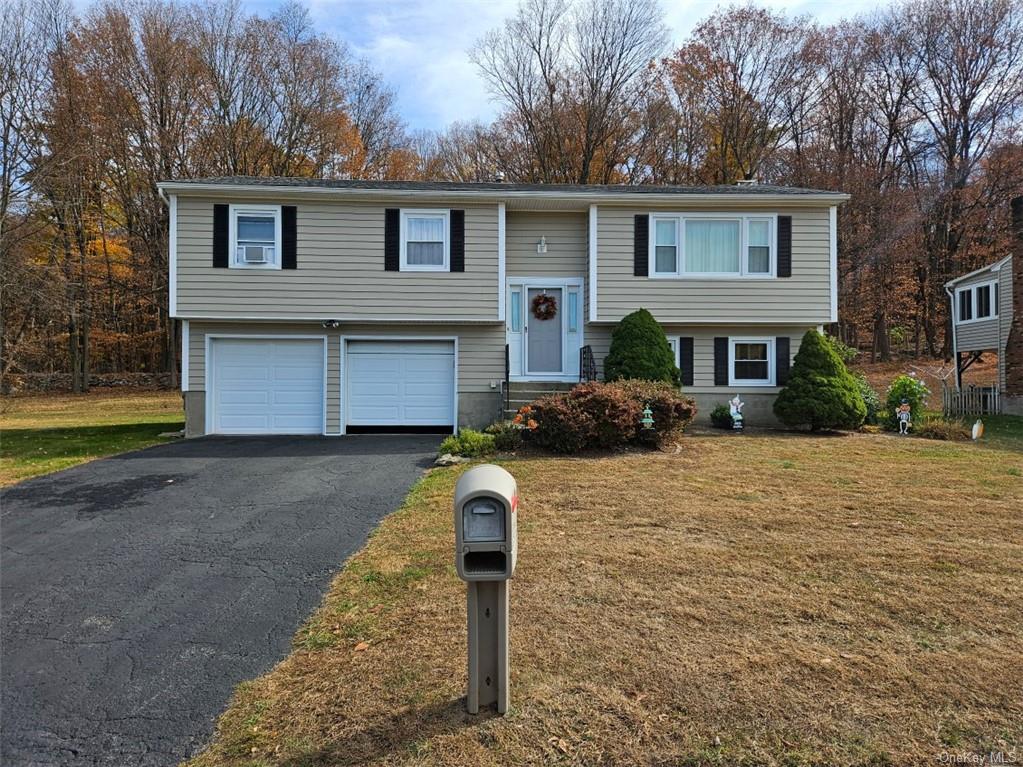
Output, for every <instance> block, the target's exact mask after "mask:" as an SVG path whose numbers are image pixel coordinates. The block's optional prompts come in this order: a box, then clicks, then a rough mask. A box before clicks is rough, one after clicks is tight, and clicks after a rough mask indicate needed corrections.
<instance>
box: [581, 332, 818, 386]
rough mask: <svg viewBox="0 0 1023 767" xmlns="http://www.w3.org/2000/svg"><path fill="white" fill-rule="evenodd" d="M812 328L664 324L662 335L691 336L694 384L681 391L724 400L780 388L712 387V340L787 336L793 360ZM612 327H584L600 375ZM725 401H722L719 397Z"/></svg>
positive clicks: (608, 347)
mask: <svg viewBox="0 0 1023 767" xmlns="http://www.w3.org/2000/svg"><path fill="white" fill-rule="evenodd" d="M811 329H812V328H809V327H805V326H801V327H792V326H775V325H753V326H751V325H745V326H736V325H725V326H714V327H705V326H702V325H701V326H696V327H694V326H688V327H687V326H684V325H664V335H665V336H667V337H668V338H672V339H677V338H680V337H682V336H688V337H690V338H692V339H693V385H692V386H684V387H683V390H684V391H688V392H694V393H696V392H702V393H708V394H712V393H715V392H720V393H721V394H722V396H723V395H724V394H726V393H727V394H728V397H727V398H726V399H730V398H731V395H732V394H734V393H736V392H740V393H741V392H750V393H757V394H775V393H777V392H779V391H781V388H780V387H777V386H753V387H742V386H739V387H735V386H715V385H714V339H715V338H716V337H719V336H725V337H730V338H737V337H742V338H777V337H778V336H788V338H789V354H790V356H791V357H792V358H793V359H795V356H796V352H798V351H799V343H800V341H801V340H802V338H803V334H804V333H806V331H807V330H811ZM611 330H612V328H611V327H610V326H607V325H588V326H587V327H586V343H587V344H589V345H590V347H591V348H592V349H593V357H594V359H595V360H596V362H597V370H598V371H599V372H600V375H601V376H603V374H604V357H606V356H607V353H608V350H609V349H610V346H611ZM722 401H724V400H722Z"/></svg>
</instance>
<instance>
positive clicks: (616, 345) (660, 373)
mask: <svg viewBox="0 0 1023 767" xmlns="http://www.w3.org/2000/svg"><path fill="white" fill-rule="evenodd" d="M604 377H605V378H606V379H607V380H608V381H617V380H621V379H636V380H640V381H664V382H665V383H670V384H675V386H681V385H682V373H681V372H680V371H679V369H678V368H677V367H676V366H675V355H674V354H672V352H671V347H670V346H668V339H667V337H666V336H665V335H664V329H663V328H662V327H661V326H660V325H658V324H657V320H655V319H654V316H653V315H652V314H651V313H650V312H648V311H647V310H646V309H637V310H636V311H634V312H633V313H632V314H628V315H626V316H625V317H623V318H622V320H621V322H619V323H618V324H617V325H615V329H614V330H613V331H611V347H610V349H609V350H608V354H607V356H606V357H605V358H604Z"/></svg>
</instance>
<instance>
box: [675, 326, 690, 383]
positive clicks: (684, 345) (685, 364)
mask: <svg viewBox="0 0 1023 767" xmlns="http://www.w3.org/2000/svg"><path fill="white" fill-rule="evenodd" d="M678 362H679V369H680V370H681V371H682V385H683V386H692V385H693V339H692V336H682V338H680V339H678Z"/></svg>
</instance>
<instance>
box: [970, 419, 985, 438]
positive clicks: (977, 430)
mask: <svg viewBox="0 0 1023 767" xmlns="http://www.w3.org/2000/svg"><path fill="white" fill-rule="evenodd" d="M970 436H972V437H973V441H974V442H976V441H977V440H978V439H980V438H981V437H983V436H984V422H983V421H982V420H980V419H979V418H978V419H977V421H976V423H974V424H973V430H972V432H971V434H970Z"/></svg>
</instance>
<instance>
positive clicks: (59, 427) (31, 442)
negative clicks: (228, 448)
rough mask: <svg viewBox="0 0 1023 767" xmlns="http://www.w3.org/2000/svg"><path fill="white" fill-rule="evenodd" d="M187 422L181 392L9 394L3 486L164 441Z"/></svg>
mask: <svg viewBox="0 0 1023 767" xmlns="http://www.w3.org/2000/svg"><path fill="white" fill-rule="evenodd" d="M182 426H184V413H183V411H182V406H181V393H180V392H176V391H142V392H140V391H135V390H126V391H109V390H107V391H95V392H90V393H89V394H47V395H38V396H29V397H9V398H5V399H4V401H3V408H2V410H0V487H2V486H5V485H11V484H13V483H15V482H19V481H21V480H23V479H28V478H29V477H35V476H38V475H40V474H49V473H50V472H52V471H59V470H61V469H67V468H70V467H71V466H76V465H77V464H80V463H84V462H86V461H91V460H93V459H95V458H101V457H103V456H106V455H113V454H114V453H123V452H125V451H127V450H137V449H139V448H143V447H148V446H150V445H155V444H157V443H159V442H163V441H165V438H161V437H159V436H158V435H159V434H161V433H162V432H168V431H176V430H178V429H180V428H182Z"/></svg>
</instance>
